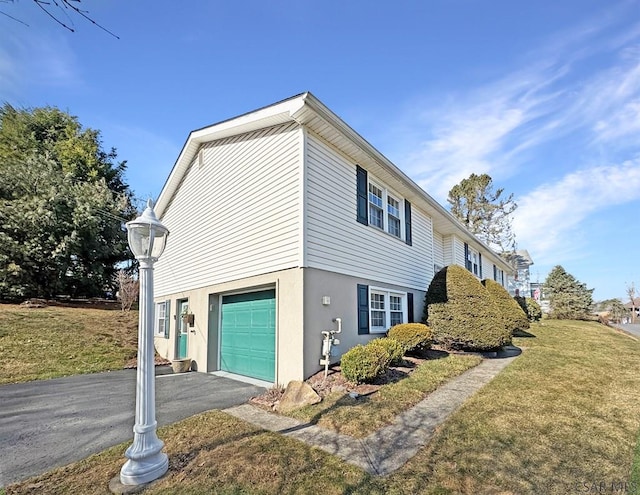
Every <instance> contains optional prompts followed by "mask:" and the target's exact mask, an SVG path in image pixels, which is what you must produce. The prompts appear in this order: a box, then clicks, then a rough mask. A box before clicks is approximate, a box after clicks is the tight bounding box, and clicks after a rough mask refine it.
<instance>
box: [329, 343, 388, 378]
mask: <svg viewBox="0 0 640 495" xmlns="http://www.w3.org/2000/svg"><path fill="white" fill-rule="evenodd" d="M376 340H381V339H376ZM373 342H375V340H373V341H371V342H369V343H368V344H367V345H362V344H358V345H357V346H355V347H352V348H351V349H349V350H348V351H347V352H345V353H344V354H343V355H342V359H341V360H340V368H341V369H342V374H343V376H344V377H345V378H346V379H347V380H349V381H350V382H354V383H365V382H370V381H372V380H373V379H375V378H376V377H377V376H380V375H382V374H383V373H384V372H385V371H387V369H389V364H390V363H391V356H390V354H389V351H388V350H387V348H386V347H385V346H384V345H380V344H374V343H373Z"/></svg>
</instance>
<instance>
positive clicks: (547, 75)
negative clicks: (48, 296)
mask: <svg viewBox="0 0 640 495" xmlns="http://www.w3.org/2000/svg"><path fill="white" fill-rule="evenodd" d="M81 5H83V6H84V8H85V9H86V10H88V11H89V13H90V15H91V17H92V18H93V19H95V20H96V21H97V22H99V23H100V24H102V25H104V26H105V27H107V28H108V29H109V30H111V31H113V32H114V33H116V34H117V35H118V36H119V37H120V39H119V40H118V39H115V38H113V37H112V36H110V35H108V34H106V33H105V32H104V31H101V30H100V29H98V28H96V27H94V26H92V25H91V24H90V23H88V22H86V21H84V20H83V19H81V18H79V17H77V16H74V15H72V14H70V15H69V19H67V20H66V21H67V22H69V21H72V22H73V23H74V26H75V29H76V32H75V33H70V32H68V31H66V30H65V29H63V28H61V27H60V26H58V25H57V24H55V23H54V22H52V21H51V20H50V19H49V18H48V17H47V16H46V15H45V14H44V13H43V12H41V11H40V10H39V9H38V8H37V7H36V5H35V4H33V3H32V2H31V1H29V0H21V1H17V2H15V3H12V4H11V3H10V4H4V3H3V4H0V11H2V12H5V13H7V14H10V15H12V16H14V17H17V18H19V19H20V20H21V21H23V22H25V23H26V24H28V25H29V27H26V26H24V25H23V24H20V23H18V22H15V21H13V20H11V19H9V18H8V17H6V16H3V15H0V33H1V34H0V100H1V101H7V102H9V103H11V104H13V105H16V106H26V107H35V106H42V105H53V106H57V107H59V108H62V109H63V110H67V111H69V112H70V113H72V114H74V115H77V116H78V117H79V119H80V121H81V122H82V124H83V125H85V126H89V127H93V128H96V129H100V130H101V131H102V137H103V141H104V145H105V147H111V146H114V147H116V148H117V149H118V154H119V156H120V158H121V159H126V160H127V161H128V167H129V168H128V171H127V179H128V182H129V184H130V185H131V187H132V188H133V190H134V191H135V193H136V195H137V196H139V197H142V198H146V197H149V196H150V197H156V196H157V195H158V194H159V192H160V189H161V188H162V185H163V183H164V180H165V178H166V177H167V175H168V174H169V171H170V170H171V167H172V166H173V163H174V162H175V159H176V158H177V155H178V153H179V151H180V149H181V147H182V145H183V144H184V141H185V139H186V138H187V135H188V133H189V131H191V130H193V129H196V128H199V127H203V126H206V125H208V124H212V123H215V122H217V121H220V120H223V119H226V118H229V117H233V116H235V115H238V114H241V113H244V112H247V111H250V110H253V109H256V108H259V107H262V106H265V105H268V104H270V103H273V102H276V101H278V100H281V99H283V98H286V97H288V96H291V95H294V94H298V93H301V92H303V91H311V92H312V93H314V94H315V95H316V96H317V97H318V98H320V99H321V100H322V101H323V102H324V103H325V104H326V105H328V106H329V107H330V108H331V109H332V110H333V111H334V112H336V113H337V114H338V115H340V116H341V117H342V118H343V119H344V120H345V121H346V122H347V123H348V124H349V125H351V126H352V127H353V128H354V129H355V130H356V131H358V132H359V133H360V134H361V135H362V136H364V137H365V138H366V139H367V140H368V141H369V142H370V143H371V144H373V145H374V146H375V147H376V148H378V149H379V150H380V151H381V152H382V153H383V154H385V155H386V156H387V157H388V158H389V159H391V160H392V161H393V162H394V163H396V164H397V165H398V166H399V167H400V168H401V169H403V170H404V171H405V172H406V173H407V174H408V175H409V176H411V177H412V178H413V179H414V180H416V181H417V182H418V183H419V184H420V185H421V186H422V187H423V188H424V189H425V190H426V191H427V192H428V193H430V194H431V195H432V196H433V197H434V198H436V199H437V200H438V201H440V202H441V203H442V204H445V205H446V195H447V192H448V191H449V189H450V188H451V187H452V186H453V185H454V184H456V183H457V182H459V181H460V180H461V179H463V178H465V177H468V176H469V174H471V173H472V172H475V173H488V174H489V175H491V176H492V177H493V180H494V183H495V184H496V186H498V187H503V188H504V189H505V190H506V191H507V192H512V193H514V195H515V199H516V201H517V203H518V204H519V208H518V209H517V210H516V212H515V214H514V228H515V232H516V236H517V242H518V247H519V248H523V249H527V250H528V251H529V253H530V254H531V256H532V258H533V260H534V262H535V264H534V266H532V267H531V269H532V279H533V280H534V281H535V280H536V279H539V280H540V281H543V280H544V278H545V277H546V275H547V273H548V272H549V270H550V269H551V268H552V267H553V266H554V265H556V264H561V265H562V266H563V267H564V268H565V269H566V270H567V271H568V272H569V273H571V274H573V275H574V276H575V277H577V278H578V279H579V280H580V281H582V282H585V283H586V284H587V285H588V286H589V287H593V288H595V292H594V298H595V299H596V300H602V299H606V298H611V297H624V296H625V287H626V285H627V284H629V283H631V282H635V284H636V286H640V262H639V259H640V222H639V218H640V0H626V1H616V0H607V1H602V0H599V1H595V0H562V1H561V2H558V1H557V0H554V1H549V0H538V1H536V2H514V1H506V0H499V1H497V0H490V1H487V0H485V1H479V0H430V1H428V2H427V1H423V0H422V1H420V0H417V1H410V0H406V1H398V2H382V1H373V0H354V1H349V0H342V1H340V2H338V1H334V0H323V1H322V2H320V1H304V0H296V1H289V0H280V1H279V0H273V1H271V2H266V1H264V0H256V1H243V0H237V1H233V2H231V1H228V2H222V1H208V2H205V1H202V0H194V1H192V2H188V3H180V2H169V1H166V0H157V1H154V2H132V1H130V0H127V1H125V0H110V1H108V2H98V1H97V0H83V2H82V4H81Z"/></svg>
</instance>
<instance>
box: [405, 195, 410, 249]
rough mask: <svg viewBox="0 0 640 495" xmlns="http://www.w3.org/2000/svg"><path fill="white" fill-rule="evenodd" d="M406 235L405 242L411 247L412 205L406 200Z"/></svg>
mask: <svg viewBox="0 0 640 495" xmlns="http://www.w3.org/2000/svg"><path fill="white" fill-rule="evenodd" d="M404 233H405V239H404V242H406V243H407V244H408V245H409V246H411V203H409V202H408V201H407V200H406V199H405V200H404Z"/></svg>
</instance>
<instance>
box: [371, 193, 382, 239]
mask: <svg viewBox="0 0 640 495" xmlns="http://www.w3.org/2000/svg"><path fill="white" fill-rule="evenodd" d="M369 224H370V225H373V226H374V227H378V228H379V229H382V230H384V210H383V209H382V189H380V188H379V187H377V186H376V185H374V184H371V183H369Z"/></svg>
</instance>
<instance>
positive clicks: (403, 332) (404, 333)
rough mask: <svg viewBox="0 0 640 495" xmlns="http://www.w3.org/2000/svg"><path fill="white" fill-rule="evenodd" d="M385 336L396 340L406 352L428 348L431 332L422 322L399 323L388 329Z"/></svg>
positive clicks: (431, 337)
mask: <svg viewBox="0 0 640 495" xmlns="http://www.w3.org/2000/svg"><path fill="white" fill-rule="evenodd" d="M387 337H389V338H390V339H393V340H396V341H398V342H399V343H400V345H401V346H402V348H403V351H404V352H405V353H406V352H411V351H420V350H426V349H429V348H430V347H431V343H432V340H433V333H432V332H431V329H430V328H429V327H428V326H427V325H425V324H424V323H400V324H399V325H394V326H392V327H391V328H390V329H389V331H388V332H387Z"/></svg>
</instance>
